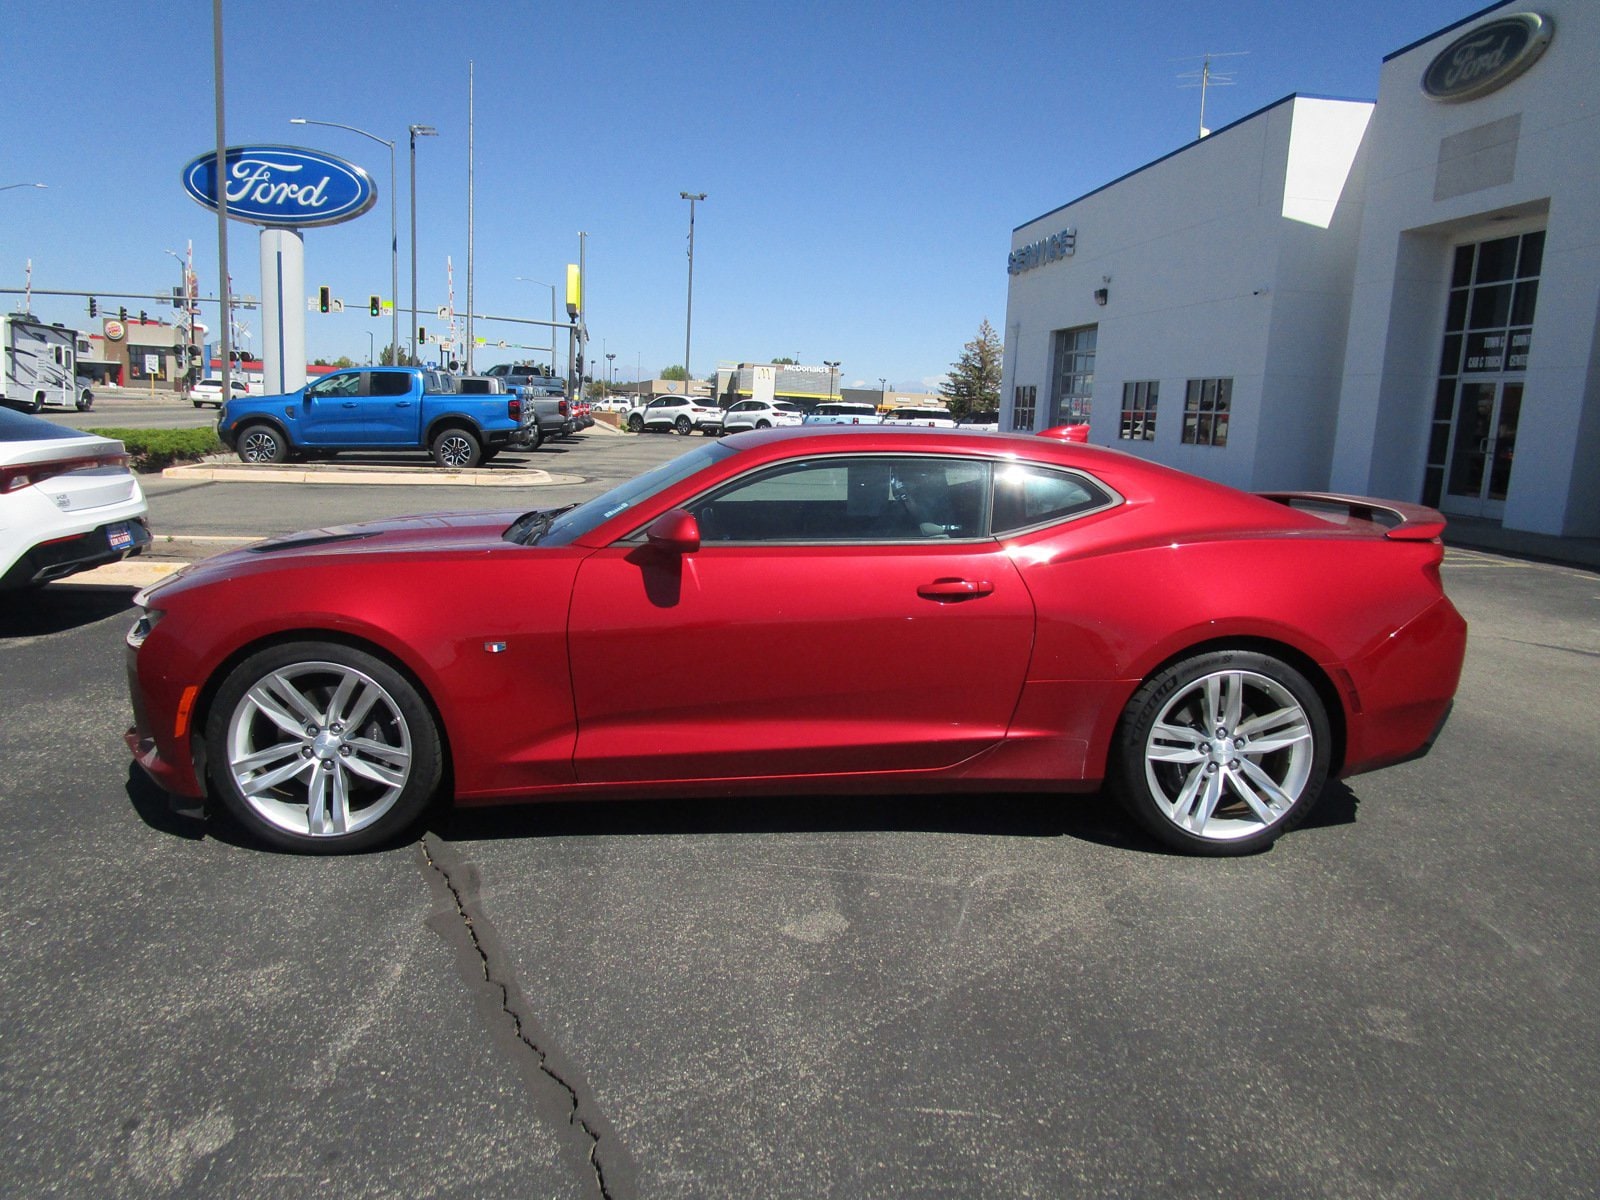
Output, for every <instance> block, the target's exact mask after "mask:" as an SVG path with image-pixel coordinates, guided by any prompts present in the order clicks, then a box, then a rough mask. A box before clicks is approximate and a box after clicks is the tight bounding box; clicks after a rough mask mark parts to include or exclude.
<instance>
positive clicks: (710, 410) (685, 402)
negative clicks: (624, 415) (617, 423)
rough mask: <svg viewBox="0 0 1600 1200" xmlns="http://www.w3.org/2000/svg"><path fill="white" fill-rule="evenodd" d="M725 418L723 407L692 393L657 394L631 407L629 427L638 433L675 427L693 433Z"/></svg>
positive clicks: (681, 431) (682, 431) (678, 430)
mask: <svg viewBox="0 0 1600 1200" xmlns="http://www.w3.org/2000/svg"><path fill="white" fill-rule="evenodd" d="M721 420H722V410H721V409H720V408H717V407H716V406H714V405H710V404H704V403H702V402H701V401H700V400H698V399H696V398H694V397H692V396H657V397H656V398H655V399H654V400H652V401H650V403H649V404H646V405H643V406H641V407H638V408H632V409H629V410H628V421H627V425H628V428H629V429H631V430H632V431H633V432H634V433H643V432H644V431H646V430H649V429H653V430H657V431H660V430H663V429H674V430H676V431H677V432H679V433H692V432H693V431H694V430H696V429H701V428H703V427H705V425H706V424H707V423H708V422H712V421H717V422H720V421H721Z"/></svg>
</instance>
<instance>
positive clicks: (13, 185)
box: [0, 183, 50, 192]
mask: <svg viewBox="0 0 1600 1200" xmlns="http://www.w3.org/2000/svg"><path fill="white" fill-rule="evenodd" d="M49 186H50V185H49V184H47V183H8V184H6V185H4V186H3V187H0V192H9V191H10V190H11V189H12V188H19V187H31V188H42V187H49Z"/></svg>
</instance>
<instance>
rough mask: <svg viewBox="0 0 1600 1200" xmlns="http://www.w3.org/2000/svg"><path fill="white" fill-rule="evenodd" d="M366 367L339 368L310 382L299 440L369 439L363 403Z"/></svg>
mask: <svg viewBox="0 0 1600 1200" xmlns="http://www.w3.org/2000/svg"><path fill="white" fill-rule="evenodd" d="M364 374H366V372H364V371H335V372H334V373H333V374H331V375H324V376H323V377H322V378H321V379H319V380H317V381H316V382H315V383H311V384H308V385H306V390H305V392H304V393H303V395H302V397H301V401H300V412H299V422H300V432H299V440H300V441H301V442H302V443H303V444H304V445H307V446H352V445H361V444H363V443H365V442H366V441H367V440H368V439H369V436H370V430H369V426H368V422H367V418H366V413H365V410H364V406H363V401H362V396H363V394H364V392H365V388H364V387H363V386H362V378H361V377H362V376H363V375H364Z"/></svg>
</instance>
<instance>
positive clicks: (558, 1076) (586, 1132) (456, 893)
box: [418, 837, 624, 1200]
mask: <svg viewBox="0 0 1600 1200" xmlns="http://www.w3.org/2000/svg"><path fill="white" fill-rule="evenodd" d="M431 841H432V839H431V838H430V837H424V838H422V840H421V841H420V842H418V846H419V848H420V849H421V851H422V857H423V859H424V861H425V862H426V863H427V866H428V867H429V869H430V870H432V871H433V872H435V874H436V875H437V877H438V879H439V881H440V882H441V883H442V884H443V886H444V888H445V890H446V891H447V892H448V893H449V895H450V897H451V900H452V902H453V903H454V905H455V915H456V916H457V917H458V918H459V920H460V924H461V928H462V929H463V931H464V932H465V933H466V935H467V942H468V945H469V946H470V948H471V950H472V952H473V953H474V954H476V955H477V958H478V964H479V966H480V968H481V970H482V977H483V982H484V983H485V984H486V985H487V986H488V987H489V988H490V989H491V990H492V991H494V992H497V993H498V995H499V1008H500V1011H501V1013H503V1014H504V1015H505V1016H506V1017H507V1018H509V1019H510V1021H511V1027H512V1033H513V1035H514V1036H515V1038H516V1040H517V1041H518V1042H520V1043H521V1044H522V1045H524V1046H526V1047H527V1048H528V1049H529V1050H531V1051H532V1052H533V1055H534V1058H535V1060H536V1065H537V1066H538V1068H539V1071H540V1073H541V1074H543V1075H544V1076H545V1078H547V1079H549V1080H550V1081H551V1083H553V1084H554V1085H555V1086H556V1087H557V1088H559V1089H560V1091H561V1094H562V1095H563V1096H564V1098H565V1100H566V1102H567V1105H568V1112H567V1123H568V1124H569V1125H570V1126H572V1127H573V1128H575V1129H577V1130H578V1131H579V1132H580V1133H582V1134H583V1136H584V1137H586V1138H587V1139H588V1143H589V1145H588V1151H587V1154H586V1156H585V1157H586V1161H587V1163H588V1166H589V1169H590V1170H591V1171H592V1172H593V1173H594V1182H595V1186H596V1187H597V1188H598V1189H599V1191H600V1195H601V1197H603V1200H623V1196H624V1192H622V1191H621V1190H614V1188H616V1185H617V1183H618V1181H617V1180H615V1179H613V1180H610V1181H608V1179H607V1175H606V1167H605V1164H604V1163H603V1162H602V1161H601V1156H600V1141H601V1138H602V1136H603V1132H604V1131H603V1130H602V1129H601V1127H600V1125H599V1123H598V1121H597V1119H596V1118H594V1117H591V1116H590V1115H589V1114H588V1113H587V1112H586V1110H585V1109H586V1106H585V1104H584V1101H583V1097H582V1095H581V1094H580V1092H579V1090H578V1085H576V1084H574V1083H572V1082H570V1081H569V1080H568V1079H567V1077H566V1075H565V1074H563V1072H562V1071H561V1070H560V1069H558V1068H557V1067H556V1066H555V1065H554V1064H552V1062H551V1061H550V1057H551V1055H550V1051H548V1050H546V1049H545V1048H544V1046H542V1045H540V1042H539V1037H538V1035H537V1029H536V1026H535V1023H534V1022H533V1021H532V1020H531V1019H530V1018H525V1017H524V1016H523V1015H522V1013H521V1012H520V1011H519V1005H518V1004H517V999H518V997H517V996H516V994H515V988H514V986H513V985H512V984H511V983H509V982H507V981H505V980H503V979H501V978H499V977H498V976H497V975H496V972H495V960H494V957H493V955H492V954H491V952H490V947H489V945H488V942H489V941H490V940H491V939H490V938H489V937H488V935H487V919H486V918H485V917H484V916H483V915H482V914H474V912H473V910H472V905H471V902H470V900H469V893H475V892H476V890H477V889H476V887H475V886H473V885H472V884H467V885H462V884H459V883H458V882H457V880H456V878H455V876H454V875H453V874H452V868H451V867H450V866H448V865H446V864H445V863H443V862H441V861H440V857H442V855H441V856H436V855H435V854H434V849H435V846H436V843H435V845H430V842H431ZM441 849H442V848H441ZM455 870H456V871H458V872H463V873H470V872H471V868H470V866H468V865H466V864H463V866H462V867H460V868H455ZM620 1173H621V1172H618V1174H620Z"/></svg>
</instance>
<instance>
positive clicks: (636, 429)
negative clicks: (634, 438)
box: [628, 413, 644, 433]
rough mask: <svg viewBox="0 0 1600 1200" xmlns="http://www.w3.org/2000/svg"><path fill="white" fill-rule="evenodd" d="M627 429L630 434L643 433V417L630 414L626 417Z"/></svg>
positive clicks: (638, 414)
mask: <svg viewBox="0 0 1600 1200" xmlns="http://www.w3.org/2000/svg"><path fill="white" fill-rule="evenodd" d="M628 429H629V431H630V432H632V433H643V432H644V416H643V415H642V414H640V413H630V414H629V415H628Z"/></svg>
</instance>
